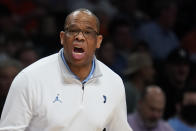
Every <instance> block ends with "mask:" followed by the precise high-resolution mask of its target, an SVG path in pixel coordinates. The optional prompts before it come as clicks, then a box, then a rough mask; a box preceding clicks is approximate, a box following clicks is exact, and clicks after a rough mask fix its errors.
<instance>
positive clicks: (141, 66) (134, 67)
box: [124, 52, 155, 114]
mask: <svg viewBox="0 0 196 131" xmlns="http://www.w3.org/2000/svg"><path fill="white" fill-rule="evenodd" d="M124 75H125V76H126V77H125V80H124V84H125V92H126V101H127V113H128V114H129V113H132V112H133V111H134V110H135V108H136V105H137V103H138V100H139V98H140V96H141V92H142V91H143V90H144V88H145V87H146V86H147V85H148V84H151V83H153V81H154V75H155V70H154V68H153V61H152V58H151V56H150V55H149V54H147V53H141V52H139V53H137V52H136V53H133V54H131V55H130V56H129V57H128V66H127V68H126V69H125V71H124Z"/></svg>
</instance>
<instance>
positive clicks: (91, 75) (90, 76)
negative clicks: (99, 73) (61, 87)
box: [60, 48, 95, 83]
mask: <svg viewBox="0 0 196 131" xmlns="http://www.w3.org/2000/svg"><path fill="white" fill-rule="evenodd" d="M63 51H64V50H63V48H62V49H61V50H60V57H61V59H62V61H63V63H64V65H65V67H66V69H67V70H68V71H69V72H70V73H71V74H72V76H74V78H76V79H78V80H79V78H78V76H76V75H75V74H74V73H73V72H72V71H71V70H70V68H69V66H68V64H67V62H66V60H65V57H64V55H63V54H64V53H63ZM94 71H95V58H94V59H93V61H92V67H91V71H90V73H89V75H88V76H87V77H86V78H85V79H84V80H83V81H82V83H86V82H87V81H88V80H89V79H91V78H92V77H93V73H94Z"/></svg>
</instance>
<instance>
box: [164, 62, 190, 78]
mask: <svg viewBox="0 0 196 131" xmlns="http://www.w3.org/2000/svg"><path fill="white" fill-rule="evenodd" d="M167 70H168V71H167V72H168V75H169V78H170V79H171V80H172V81H175V82H185V81H186V80H187V77H188V75H189V72H190V67H189V65H188V64H170V65H169V66H168V67H167Z"/></svg>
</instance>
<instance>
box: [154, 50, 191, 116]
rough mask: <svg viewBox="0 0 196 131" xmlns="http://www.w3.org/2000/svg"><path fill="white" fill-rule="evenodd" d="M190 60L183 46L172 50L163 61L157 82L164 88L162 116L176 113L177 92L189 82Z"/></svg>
mask: <svg viewBox="0 0 196 131" xmlns="http://www.w3.org/2000/svg"><path fill="white" fill-rule="evenodd" d="M190 70H191V62H190V58H189V53H188V52H187V51H186V50H185V49H183V48H176V49H174V50H172V51H171V52H170V53H169V55H168V57H167V60H166V61H165V64H164V67H163V70H162V71H161V75H159V77H158V80H157V83H158V84H159V85H160V87H161V88H162V89H163V90H164V92H165V95H166V98H167V99H166V101H167V102H166V108H165V112H164V118H165V119H168V118H170V117H173V116H174V115H175V114H176V108H175V105H176V102H177V97H176V96H177V95H179V92H181V91H182V90H183V88H185V87H186V85H187V83H188V82H189V77H190Z"/></svg>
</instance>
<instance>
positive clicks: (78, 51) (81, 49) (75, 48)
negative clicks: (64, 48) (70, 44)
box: [74, 47, 84, 53]
mask: <svg viewBox="0 0 196 131" xmlns="http://www.w3.org/2000/svg"><path fill="white" fill-rule="evenodd" d="M74 52H75V53H83V52H84V49H83V48H79V47H74Z"/></svg>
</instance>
